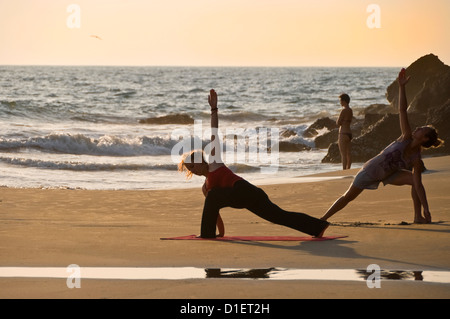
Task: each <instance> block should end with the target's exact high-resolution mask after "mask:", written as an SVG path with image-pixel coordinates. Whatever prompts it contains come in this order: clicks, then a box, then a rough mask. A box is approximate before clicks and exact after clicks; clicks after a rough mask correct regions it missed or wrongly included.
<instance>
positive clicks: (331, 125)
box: [303, 117, 338, 138]
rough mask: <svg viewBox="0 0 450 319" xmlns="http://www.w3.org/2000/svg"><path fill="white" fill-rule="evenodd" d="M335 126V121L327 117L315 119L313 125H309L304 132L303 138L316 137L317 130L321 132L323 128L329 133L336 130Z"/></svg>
mask: <svg viewBox="0 0 450 319" xmlns="http://www.w3.org/2000/svg"><path fill="white" fill-rule="evenodd" d="M337 127H338V126H337V124H336V121H335V120H332V119H330V118H329V117H322V118H320V119H317V120H316V121H315V122H314V123H313V124H311V125H310V126H309V127H308V128H307V129H306V130H305V131H304V132H303V137H307V138H310V137H314V136H317V134H318V132H317V130H321V129H323V128H326V129H328V130H329V131H331V130H333V129H335V128H337Z"/></svg>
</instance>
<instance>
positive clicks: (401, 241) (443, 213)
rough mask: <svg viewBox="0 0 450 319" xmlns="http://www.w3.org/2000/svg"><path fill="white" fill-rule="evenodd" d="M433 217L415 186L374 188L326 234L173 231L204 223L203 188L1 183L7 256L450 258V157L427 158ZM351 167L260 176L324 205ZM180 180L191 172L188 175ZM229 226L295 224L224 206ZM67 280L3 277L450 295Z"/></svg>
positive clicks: (355, 289)
mask: <svg viewBox="0 0 450 319" xmlns="http://www.w3.org/2000/svg"><path fill="white" fill-rule="evenodd" d="M424 162H425V165H426V167H427V168H428V170H429V171H428V172H427V173H426V174H424V175H423V182H424V185H425V188H426V191H427V195H428V201H429V205H430V210H431V213H432V216H433V223H432V224H428V225H416V224H411V223H412V220H413V207H412V200H411V197H410V188H409V187H395V186H386V187H383V186H380V189H379V190H377V191H365V192H363V194H362V195H361V196H360V197H359V198H358V199H356V200H355V201H354V202H353V203H351V204H350V205H349V206H348V207H347V208H346V209H344V210H343V211H342V212H340V213H338V214H337V215H335V216H333V218H332V219H331V220H330V221H331V222H332V223H333V224H332V226H331V227H330V228H329V229H328V231H327V234H328V235H346V236H348V237H347V238H343V239H337V240H332V241H323V242H214V241H164V240H160V238H162V237H172V236H183V235H190V234H196V233H199V227H200V220H201V213H202V206H203V199H204V198H203V195H202V193H201V190H200V189H182V190H170V191H169V190H165V191H85V190H49V189H46V190H43V189H10V188H0V200H1V202H0V267H7V266H8V267H21V266H22V267H67V266H68V265H71V264H77V265H79V266H81V267H83V266H85V267H199V268H271V267H279V268H299V269H366V268H367V266H368V265H370V264H378V265H379V266H380V267H381V268H382V269H390V270H397V269H398V270H447V271H448V270H449V269H450V257H449V254H448V251H449V248H450V246H449V244H450V241H449V239H450V236H449V234H450V219H449V216H450V215H449V214H450V157H449V156H446V157H437V158H427V159H425V160H424ZM356 172H357V169H353V170H350V171H346V172H343V171H338V172H331V173H324V174H319V175H318V176H320V177H323V176H344V178H340V179H332V180H328V181H323V180H322V181H314V182H310V181H307V182H305V181H303V182H302V180H301V179H298V180H296V179H292V180H290V183H284V184H275V185H263V186H261V187H262V188H263V189H264V190H265V191H266V192H267V194H268V195H269V197H270V198H271V200H272V201H273V202H275V203H276V204H278V205H279V206H280V207H282V208H284V209H286V210H292V211H300V212H305V213H307V214H310V215H312V216H315V217H321V216H322V215H323V213H324V212H325V211H326V210H327V209H328V207H329V206H330V205H331V204H332V203H333V202H334V200H336V199H337V198H338V196H339V195H340V194H342V193H343V192H345V190H346V189H347V187H348V186H349V184H350V183H351V180H352V176H354V175H355V174H356ZM180 180H182V177H181V176H180ZM222 217H223V219H224V222H225V225H226V232H227V235H230V236H232V235H247V236H250V235H255V236H256V235H265V236H266V235H267V236H268V235H274V236H276V235H292V236H298V235H299V233H297V232H296V231H294V230H291V229H288V228H285V227H282V226H277V225H273V224H270V223H268V222H266V221H264V220H262V219H260V218H258V217H257V216H255V215H253V214H252V213H250V212H248V211H246V210H234V209H230V208H227V209H224V210H223V211H222ZM81 285H82V287H81V288H80V289H76V288H74V289H69V288H67V286H66V280H65V279H46V278H44V279H37V278H0V298H283V299H288V298H449V297H450V285H449V284H439V283H426V282H418V281H393V280H392V281H382V283H381V288H380V289H369V288H368V287H367V285H366V283H365V282H364V281H362V282H350V281H348V282H347V281H313V280H312V281H309V280H302V281H296V280H292V281H290V280H288V281H276V280H270V281H267V280H266V281H265V280H245V281H243V280H242V279H187V280H94V279H83V280H82V283H81Z"/></svg>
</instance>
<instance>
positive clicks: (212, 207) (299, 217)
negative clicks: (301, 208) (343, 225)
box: [178, 90, 329, 238]
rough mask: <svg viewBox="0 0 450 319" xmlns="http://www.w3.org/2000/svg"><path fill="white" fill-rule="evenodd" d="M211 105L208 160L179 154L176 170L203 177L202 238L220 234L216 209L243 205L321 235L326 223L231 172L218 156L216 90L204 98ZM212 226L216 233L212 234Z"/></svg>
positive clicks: (199, 153)
mask: <svg viewBox="0 0 450 319" xmlns="http://www.w3.org/2000/svg"><path fill="white" fill-rule="evenodd" d="M208 101H209V105H210V106H211V131H212V134H211V145H212V147H211V156H210V160H209V163H208V162H207V161H206V160H205V156H204V153H203V151H202V150H197V151H192V152H190V153H188V154H185V155H184V156H183V159H182V161H181V162H180V164H179V165H178V168H179V170H180V171H186V175H187V177H190V176H192V174H195V175H199V176H205V177H206V181H205V183H204V184H203V187H202V190H203V194H204V195H205V197H206V198H205V204H204V207H203V216H202V223H201V234H200V236H201V237H203V238H214V237H216V236H219V237H222V236H224V234H225V226H224V223H223V221H222V218H221V217H220V214H219V210H220V209H221V208H224V207H232V208H238V209H241V208H246V209H248V210H250V211H251V212H253V213H254V214H256V215H258V216H259V217H261V218H264V219H265V220H268V221H270V222H272V223H275V224H279V225H283V226H287V227H290V228H293V229H296V230H298V231H301V232H303V233H307V234H309V235H312V236H316V237H322V235H323V233H324V232H325V229H326V228H327V227H328V225H329V223H328V222H326V221H322V220H320V219H317V218H314V217H311V216H308V215H306V214H303V213H294V212H288V211H285V210H283V209H281V208H280V207H278V206H277V205H275V204H274V203H272V202H271V201H270V200H269V197H268V196H267V194H266V193H265V192H264V191H263V190H262V189H260V188H258V187H256V186H254V185H252V184H250V183H249V182H247V181H246V180H244V179H243V178H242V177H240V176H237V175H235V174H234V173H233V172H232V171H231V170H230V169H229V168H228V167H226V166H225V164H224V163H223V162H222V158H221V147H220V142H219V138H218V134H217V132H218V127H219V119H218V114H217V113H218V108H217V93H216V92H215V91H214V90H211V91H210V95H209V97H208ZM216 225H217V228H218V231H219V234H218V235H216Z"/></svg>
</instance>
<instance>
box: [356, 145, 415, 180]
mask: <svg viewBox="0 0 450 319" xmlns="http://www.w3.org/2000/svg"><path fill="white" fill-rule="evenodd" d="M411 141H412V140H411V139H409V140H404V141H395V142H392V143H391V144H389V145H388V146H387V147H386V148H385V149H384V150H383V151H381V153H380V154H378V155H377V156H375V157H374V158H372V159H371V160H369V161H368V162H367V163H365V164H364V166H363V169H364V170H365V171H366V172H367V174H368V175H369V176H370V177H372V178H373V179H375V180H377V181H382V180H384V179H386V178H387V177H389V176H390V175H392V174H393V173H395V172H396V171H398V170H401V169H408V170H410V169H411V168H412V164H413V162H414V161H415V160H416V159H417V158H419V159H420V151H419V152H417V153H414V154H412V155H410V156H408V157H407V158H405V157H404V156H403V154H404V151H405V148H406V147H407V146H408V145H409V144H410V143H411Z"/></svg>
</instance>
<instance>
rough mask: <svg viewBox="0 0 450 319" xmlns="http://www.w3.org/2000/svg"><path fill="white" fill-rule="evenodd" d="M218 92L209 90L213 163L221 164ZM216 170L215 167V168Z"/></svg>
mask: <svg viewBox="0 0 450 319" xmlns="http://www.w3.org/2000/svg"><path fill="white" fill-rule="evenodd" d="M217 100H218V99H217V93H216V91H214V90H211V91H209V96H208V103H209V106H210V107H211V144H210V145H211V159H210V163H211V164H220V165H223V162H222V154H221V145H220V140H219V115H218V114H217V113H218V108H217ZM213 170H214V169H213Z"/></svg>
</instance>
